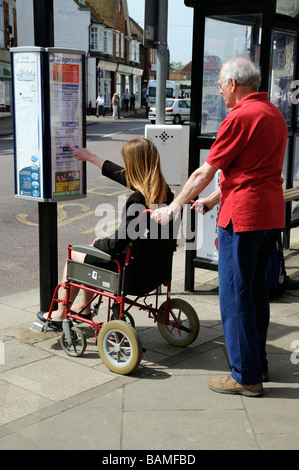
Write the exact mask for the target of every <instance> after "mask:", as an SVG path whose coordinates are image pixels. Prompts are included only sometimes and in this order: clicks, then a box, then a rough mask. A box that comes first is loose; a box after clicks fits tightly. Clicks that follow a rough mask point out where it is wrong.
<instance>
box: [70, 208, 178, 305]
mask: <svg viewBox="0 0 299 470" xmlns="http://www.w3.org/2000/svg"><path fill="white" fill-rule="evenodd" d="M173 235H174V234H173V223H172V222H170V224H169V225H167V226H161V225H159V224H157V223H156V222H155V221H154V220H152V219H151V217H150V213H148V212H146V214H145V215H144V214H142V217H141V218H140V221H139V223H138V224H137V225H136V230H135V233H134V236H135V239H133V240H131V242H130V243H129V246H128V248H127V251H126V254H123V255H122V256H117V257H115V259H114V258H113V256H112V255H109V254H107V253H104V252H102V251H100V250H98V249H97V248H93V247H85V246H80V245H77V246H74V247H73V249H74V250H76V251H81V252H84V253H86V254H91V255H92V256H93V257H94V258H95V259H98V260H99V263H95V265H89V264H86V263H84V264H83V263H77V262H75V261H73V260H71V259H68V269H67V279H68V280H71V281H76V282H81V283H82V284H83V283H84V284H87V285H89V286H92V287H97V288H100V289H101V290H103V291H106V292H111V293H113V294H115V295H121V296H126V295H138V296H142V295H145V294H147V293H148V292H151V291H153V290H154V289H156V288H157V287H159V286H160V285H161V284H165V283H167V282H170V281H171V272H172V258H173V252H174V250H175V247H176V240H175V239H174V236H173Z"/></svg>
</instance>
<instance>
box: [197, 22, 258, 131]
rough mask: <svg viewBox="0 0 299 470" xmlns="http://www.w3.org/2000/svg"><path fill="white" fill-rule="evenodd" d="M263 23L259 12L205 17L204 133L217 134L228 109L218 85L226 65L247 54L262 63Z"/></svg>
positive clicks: (202, 129) (255, 61) (202, 128)
mask: <svg viewBox="0 0 299 470" xmlns="http://www.w3.org/2000/svg"><path fill="white" fill-rule="evenodd" d="M261 22H262V16H261V15H259V14H256V15H229V16H225V17H223V18H222V17H208V18H206V19H205V40H204V41H205V42H204V72H203V90H202V119H201V122H202V127H201V133H202V134H207V133H208V134H210V133H216V132H217V131H218V128H219V126H220V124H221V123H222V121H223V119H224V118H225V116H226V114H227V112H228V110H227V109H226V108H225V105H224V102H223V99H222V96H221V95H220V94H219V91H218V90H217V88H216V84H217V81H218V80H219V72H220V70H221V68H222V65H223V64H224V63H225V62H226V61H227V60H229V59H231V58H232V57H235V56H237V55H244V54H246V55H248V56H249V57H250V58H251V60H252V61H253V62H254V63H256V64H257V65H259V63H260V46H261Z"/></svg>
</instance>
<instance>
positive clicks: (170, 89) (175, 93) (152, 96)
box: [146, 80, 180, 110]
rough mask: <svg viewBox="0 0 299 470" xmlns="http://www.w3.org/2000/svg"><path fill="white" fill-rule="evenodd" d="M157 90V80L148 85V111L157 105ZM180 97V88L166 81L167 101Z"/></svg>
mask: <svg viewBox="0 0 299 470" xmlns="http://www.w3.org/2000/svg"><path fill="white" fill-rule="evenodd" d="M156 88H157V81H156V80H149V81H148V84H147V90H146V106H147V110H148V109H149V108H150V107H151V106H155V105H156ZM179 96H180V89H179V86H178V85H177V84H176V83H175V82H172V81H171V80H166V99H167V98H173V99H175V98H179Z"/></svg>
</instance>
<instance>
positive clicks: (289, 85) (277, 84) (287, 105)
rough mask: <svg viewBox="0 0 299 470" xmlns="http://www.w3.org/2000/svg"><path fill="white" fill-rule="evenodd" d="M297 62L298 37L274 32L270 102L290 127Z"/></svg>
mask: <svg viewBox="0 0 299 470" xmlns="http://www.w3.org/2000/svg"><path fill="white" fill-rule="evenodd" d="M296 60H297V36H296V35H295V34H291V33H285V32H278V31H275V32H274V38H273V59H272V72H271V74H272V75H271V93H270V100H271V102H272V103H273V104H275V106H277V107H278V108H279V109H280V111H281V112H282V114H283V116H284V118H285V120H286V123H287V125H288V126H290V125H291V123H292V111H293V107H294V105H295V104H296V100H295V98H296V97H295V93H294V83H293V82H294V80H295V70H296Z"/></svg>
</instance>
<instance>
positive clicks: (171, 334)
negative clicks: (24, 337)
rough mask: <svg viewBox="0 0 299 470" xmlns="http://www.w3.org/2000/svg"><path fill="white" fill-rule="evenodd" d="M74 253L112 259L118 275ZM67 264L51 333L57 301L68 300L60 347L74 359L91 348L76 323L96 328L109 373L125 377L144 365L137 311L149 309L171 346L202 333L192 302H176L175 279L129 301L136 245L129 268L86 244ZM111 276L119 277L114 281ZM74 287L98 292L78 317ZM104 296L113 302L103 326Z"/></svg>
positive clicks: (127, 260)
mask: <svg viewBox="0 0 299 470" xmlns="http://www.w3.org/2000/svg"><path fill="white" fill-rule="evenodd" d="M147 212H148V211H147ZM172 242H173V248H172V252H171V267H172V255H173V252H174V251H175V249H176V241H175V240H172ZM72 249H74V250H76V251H81V252H85V253H86V252H87V253H92V254H94V255H96V256H97V257H99V258H101V259H105V260H106V261H113V262H114V263H115V264H116V266H117V272H116V273H112V272H111V271H107V270H106V269H103V268H99V267H95V266H92V265H88V264H85V263H77V262H74V261H72V259H71V253H72ZM67 262H68V274H67V281H66V282H65V283H61V284H58V286H57V287H56V289H55V292H54V294H53V298H52V302H51V305H50V309H49V314H48V317H47V321H46V327H45V331H46V330H47V327H48V326H49V324H50V323H49V322H50V319H51V314H52V312H53V309H54V308H55V305H56V303H60V302H63V303H64V306H65V319H64V321H63V323H62V324H63V332H62V335H61V338H60V344H61V346H62V348H63V349H64V351H65V352H66V353H67V354H68V355H70V356H81V355H82V354H83V353H84V351H85V349H86V337H85V334H84V332H83V331H82V329H81V328H78V327H77V326H74V324H73V323H74V322H76V323H85V324H87V325H88V328H89V330H94V332H95V334H94V338H93V339H94V340H96V339H97V346H98V351H99V354H100V357H101V359H102V361H103V362H104V364H105V365H106V366H107V367H108V369H110V370H111V371H113V372H116V373H119V374H129V373H131V372H132V371H134V370H135V369H136V368H137V367H138V365H139V364H140V361H141V356H142V345H141V341H140V338H139V335H138V333H137V332H136V330H135V328H134V327H135V322H134V318H133V316H132V315H131V313H130V310H131V308H132V307H136V308H138V309H139V310H143V311H146V312H147V313H148V317H149V318H153V319H154V321H155V322H157V326H158V329H159V332H160V334H161V335H162V336H163V338H164V339H165V340H166V341H167V342H168V343H169V344H172V345H174V346H187V345H189V344H191V343H192V342H193V341H194V340H195V339H196V337H197V335H198V332H199V320H198V316H197V314H196V312H195V310H194V308H193V307H192V306H191V305H190V304H189V303H188V302H186V301H185V300H183V299H179V298H177V299H172V298H171V279H170V280H166V281H165V282H162V283H160V284H159V285H158V286H156V287H155V289H154V290H151V291H150V292H145V293H144V292H141V294H140V295H139V294H137V295H134V298H129V297H128V295H129V296H130V297H132V294H131V293H130V291H129V292H125V289H124V287H123V286H124V279H125V275H126V272H125V270H126V269H127V268H128V267H131V266H132V265H134V242H132V243H131V244H130V246H129V248H128V250H127V252H126V258H125V263H124V265H123V266H121V264H120V262H119V261H118V260H116V259H113V258H112V257H111V256H110V255H109V254H107V253H104V252H101V251H100V250H98V249H97V248H94V247H88V246H80V245H78V246H74V247H72V246H71V245H69V247H68V261H67ZM171 267H170V278H171ZM82 270H83V271H82ZM69 271H71V272H69ZM91 273H95V274H96V277H97V274H99V276H100V275H101V276H102V277H103V278H104V280H103V281H102V285H98V281H96V282H93V281H92V280H91V277H92V276H91ZM81 275H82V277H83V279H82V280H81V279H80V277H81ZM105 276H109V281H105ZM111 276H113V277H112V278H111ZM78 278H79V279H78ZM111 279H112V280H111ZM109 284H110V285H109ZM111 285H112V287H111ZM161 285H163V286H165V287H166V300H165V301H164V302H163V303H162V304H161V305H160V306H158V305H159V297H160V288H161ZM107 286H108V287H107ZM71 287H75V288H78V289H83V290H87V291H89V292H92V293H93V294H94V296H93V297H92V299H91V300H90V301H89V302H88V303H87V304H86V305H84V307H83V308H82V309H81V311H80V312H78V313H75V312H72V310H71V308H70V299H69V298H70V288H71ZM61 288H62V289H65V290H66V297H65V300H63V299H59V297H58V292H59V289H61ZM104 298H106V299H107V301H108V305H107V316H106V322H105V321H99V322H97V321H95V319H94V317H95V316H96V315H97V313H98V309H99V307H100V305H101V304H102V302H103V299H104ZM96 299H97V302H96V304H94V305H93V308H92V309H91V317H90V318H85V317H84V316H81V313H82V312H83V311H84V310H85V309H86V308H87V307H89V306H91V304H93V303H94V302H95V301H96Z"/></svg>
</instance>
